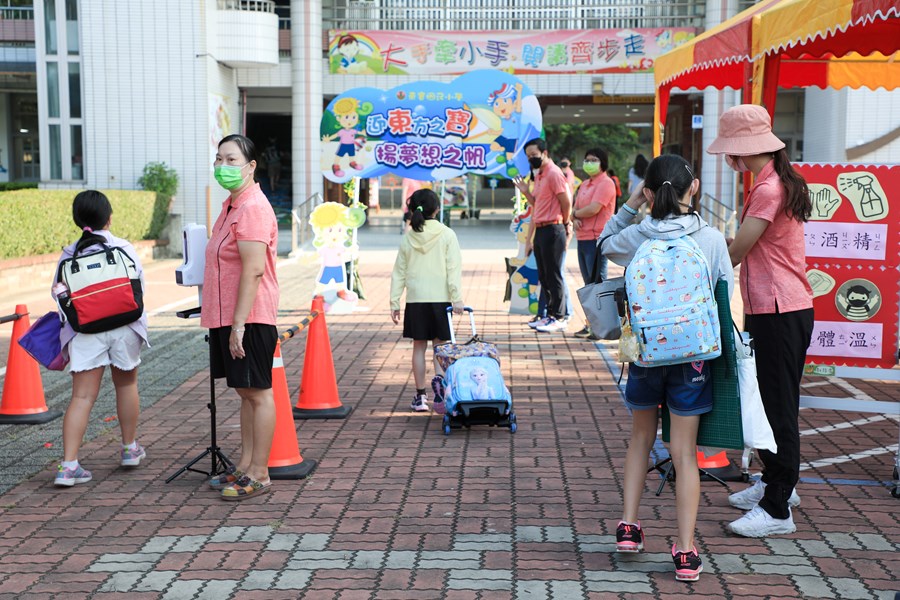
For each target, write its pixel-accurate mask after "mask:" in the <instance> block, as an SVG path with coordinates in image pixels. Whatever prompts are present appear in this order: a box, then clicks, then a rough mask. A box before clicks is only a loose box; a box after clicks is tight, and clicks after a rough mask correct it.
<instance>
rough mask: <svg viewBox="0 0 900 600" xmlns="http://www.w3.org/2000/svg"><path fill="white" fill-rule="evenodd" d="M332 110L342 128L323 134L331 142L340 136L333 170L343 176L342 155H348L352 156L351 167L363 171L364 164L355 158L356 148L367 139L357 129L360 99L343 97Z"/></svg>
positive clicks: (324, 139)
mask: <svg viewBox="0 0 900 600" xmlns="http://www.w3.org/2000/svg"><path fill="white" fill-rule="evenodd" d="M332 112H334V116H335V118H336V119H337V122H338V124H339V125H340V126H341V128H340V130H338V131H337V132H336V133H332V134H331V135H323V136H322V141H323V142H330V141H332V140H333V139H335V138H338V141H339V142H340V144H339V145H338V149H337V154H336V156H335V158H334V164H333V165H332V166H331V170H332V171H333V172H334V174H335V176H337V177H343V176H344V175H345V173H344V171H343V170H342V169H341V157H342V156H347V157H349V158H350V163H349V165H350V168H351V169H356V170H357V171H362V170H363V166H362V165H360V164H359V163H357V162H356V160H355V159H356V149H357V148H358V147H362V144H363V143H364V142H365V140H366V138H365V136H364V135H362V133H361V132H360V131H359V130H358V129H357V126H358V125H359V100H357V99H356V98H341V99H340V100H338V101H337V102H335V104H334V108H333V109H332Z"/></svg>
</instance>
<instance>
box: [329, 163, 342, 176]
mask: <svg viewBox="0 0 900 600" xmlns="http://www.w3.org/2000/svg"><path fill="white" fill-rule="evenodd" d="M331 171H332V173H334V174H335V175H336V176H338V177H343V176H344V172H343V171H341V168H340V167H339V166H337V165H331Z"/></svg>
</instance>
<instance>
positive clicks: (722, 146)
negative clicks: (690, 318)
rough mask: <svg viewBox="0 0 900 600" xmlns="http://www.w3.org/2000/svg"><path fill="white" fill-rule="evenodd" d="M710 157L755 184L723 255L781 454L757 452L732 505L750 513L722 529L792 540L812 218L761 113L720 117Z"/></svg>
mask: <svg viewBox="0 0 900 600" xmlns="http://www.w3.org/2000/svg"><path fill="white" fill-rule="evenodd" d="M707 152H709V153H710V154H723V155H725V161H726V162H727V163H728V165H729V166H730V167H731V168H733V169H734V170H735V171H738V172H740V173H746V172H748V171H749V172H751V173H753V176H754V178H755V183H754V185H753V187H752V188H751V189H750V193H749V195H748V196H747V199H746V201H745V202H744V211H743V214H742V215H741V227H740V229H739V230H738V233H737V236H735V238H734V241H732V242H731V244H730V245H729V248H728V251H729V254H730V255H731V262H732V264H734V265H739V264H740V265H741V297H742V299H743V301H744V312H745V313H746V317H745V321H744V325H745V328H746V329H747V331H749V332H750V335H751V336H752V337H753V341H754V346H755V348H756V369H757V373H758V380H759V390H760V394H761V395H762V400H763V405H764V406H765V409H766V417H767V418H768V420H769V424H770V425H771V426H772V431H773V432H774V433H775V442H776V443H777V444H778V453H777V454H773V453H772V452H769V451H768V450H759V457H760V459H761V460H762V462H763V465H764V467H765V469H764V470H763V476H762V479H761V480H760V481H758V482H756V483H755V484H754V485H753V486H752V487H750V488H747V489H745V490H744V491H742V492H738V493H736V494H732V495H731V496H730V497H729V498H728V501H729V502H730V503H731V505H732V506H735V507H737V508H741V509H744V510H749V512H748V513H747V514H745V515H744V516H743V517H741V518H740V519H738V520H736V521H734V522H732V523H731V524H729V525H728V528H729V530H730V531H732V532H733V533H736V534H738V535H742V536H745V537H765V536H768V535H772V534H780V533H793V532H794V531H796V529H797V528H796V527H795V526H794V520H793V518H792V516H791V507H792V506H797V505H799V504H800V497H799V496H798V495H797V493H796V492H795V491H794V486H796V485H797V481H798V480H799V478H800V429H799V425H798V422H797V418H798V414H799V410H800V379H801V378H802V377H803V365H804V363H805V362H806V349H807V348H808V347H809V342H810V337H811V336H812V329H813V308H812V306H813V296H812V289H811V288H810V286H809V282H808V281H807V279H806V246H805V243H804V238H803V224H804V223H805V222H806V221H807V219H809V215H810V212H811V211H812V204H811V203H810V198H809V189H808V188H807V186H806V181H804V180H803V178H802V177H801V176H800V175H799V174H798V173H797V172H796V171H794V169H793V167H792V166H791V163H790V160H789V159H788V156H787V152H785V150H784V142H782V141H781V140H779V139H778V138H777V137H775V135H774V134H773V133H772V122H771V120H770V118H769V113H768V112H766V110H765V109H764V108H763V107H761V106H757V105H754V104H742V105H739V106H735V107H733V108H730V109H728V110H727V111H725V112H724V113H722V116H721V118H720V119H719V133H718V137H717V138H716V139H715V140H714V141H713V143H712V144H710V146H709V149H708V150H707Z"/></svg>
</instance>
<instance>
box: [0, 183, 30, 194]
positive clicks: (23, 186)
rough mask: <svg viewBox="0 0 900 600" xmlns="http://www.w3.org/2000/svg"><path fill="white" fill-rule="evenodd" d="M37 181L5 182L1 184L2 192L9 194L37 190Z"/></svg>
mask: <svg viewBox="0 0 900 600" xmlns="http://www.w3.org/2000/svg"><path fill="white" fill-rule="evenodd" d="M37 186H38V184H37V182H36V181H3V182H0V192H7V191H9V190H32V189H33V190H36V189H37Z"/></svg>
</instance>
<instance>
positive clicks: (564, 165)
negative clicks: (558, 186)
mask: <svg viewBox="0 0 900 600" xmlns="http://www.w3.org/2000/svg"><path fill="white" fill-rule="evenodd" d="M559 168H560V170H562V172H563V175H565V176H566V183H568V184H569V192H570V193H571V194H572V196H574V195H575V171H573V170H572V162H571V161H570V160H569V159H568V158H563V159H562V160H560V161H559Z"/></svg>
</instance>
